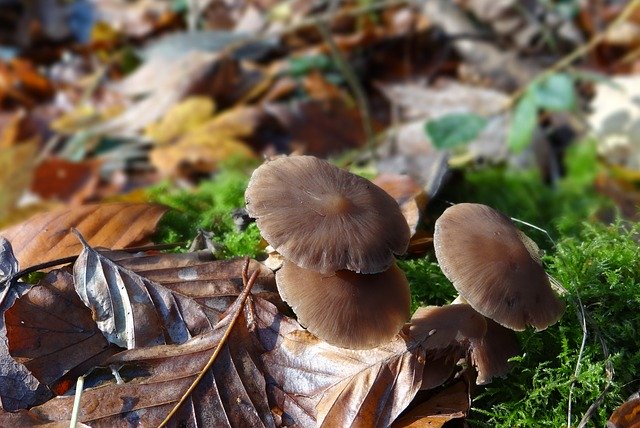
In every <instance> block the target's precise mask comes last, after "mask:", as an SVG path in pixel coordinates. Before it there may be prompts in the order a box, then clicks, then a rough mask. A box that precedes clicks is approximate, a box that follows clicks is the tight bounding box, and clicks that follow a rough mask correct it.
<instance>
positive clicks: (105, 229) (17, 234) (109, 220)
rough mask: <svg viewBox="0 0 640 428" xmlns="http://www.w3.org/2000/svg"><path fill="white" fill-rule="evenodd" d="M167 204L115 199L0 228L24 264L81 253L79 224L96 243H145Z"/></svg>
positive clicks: (88, 239)
mask: <svg viewBox="0 0 640 428" xmlns="http://www.w3.org/2000/svg"><path fill="white" fill-rule="evenodd" d="M166 210H167V208H166V207H163V206H160V205H154V204H134V203H114V204H97V205H83V206H78V207H71V208H61V209H57V210H54V211H51V212H46V213H41V214H37V215H35V216H33V217H32V218H30V219H29V220H27V221H25V222H23V223H21V224H18V225H15V226H12V227H9V228H7V229H3V230H0V235H1V236H4V237H5V238H7V239H8V240H9V241H11V244H12V245H13V249H14V251H15V254H16V256H17V258H18V261H19V262H20V267H21V268H22V269H25V268H27V267H29V266H33V265H36V264H38V263H43V262H46V261H50V260H54V259H58V258H62V257H68V256H73V255H76V254H79V253H80V251H81V249H82V245H81V244H80V242H79V241H78V239H77V238H76V237H75V236H74V235H73V234H71V232H70V228H72V227H75V228H76V229H78V231H79V232H80V233H82V235H83V236H85V238H86V239H87V241H88V242H89V244H91V245H93V246H96V247H97V246H100V247H107V248H126V247H131V246H137V245H144V244H146V243H148V242H149V237H150V236H151V234H152V233H153V232H154V231H155V228H156V225H157V224H158V221H159V220H160V218H161V217H162V215H163V214H164V213H165V212H166Z"/></svg>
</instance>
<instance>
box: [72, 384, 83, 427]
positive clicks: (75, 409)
mask: <svg viewBox="0 0 640 428" xmlns="http://www.w3.org/2000/svg"><path fill="white" fill-rule="evenodd" d="M83 389H84V376H80V377H78V381H77V382H76V396H75V398H74V399H73V410H72V411H71V421H69V428H76V426H77V425H78V415H79V414H80V399H81V398H82V390H83Z"/></svg>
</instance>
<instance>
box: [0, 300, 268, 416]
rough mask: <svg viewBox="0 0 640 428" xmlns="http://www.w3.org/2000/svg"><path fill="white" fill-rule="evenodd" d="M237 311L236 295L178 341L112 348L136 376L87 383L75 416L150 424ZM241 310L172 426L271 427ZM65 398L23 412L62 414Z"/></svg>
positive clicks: (116, 360)
mask: <svg viewBox="0 0 640 428" xmlns="http://www.w3.org/2000/svg"><path fill="white" fill-rule="evenodd" d="M238 311H243V308H242V302H241V301H240V300H237V301H236V302H235V303H234V304H233V305H232V306H231V307H230V308H229V310H228V312H227V315H226V316H225V317H224V318H223V319H222V320H220V322H219V323H217V324H216V325H215V327H214V329H213V330H212V331H210V332H209V333H206V334H204V335H201V336H198V337H195V338H193V339H191V340H189V341H188V342H186V343H184V344H181V345H162V346H156V347H151V348H142V349H133V350H129V351H124V352H122V353H120V354H117V355H115V356H114V357H113V358H112V359H111V360H110V363H112V364H119V365H124V367H123V368H121V369H120V372H121V374H122V375H123V376H125V377H129V375H131V376H132V377H134V378H135V379H131V380H130V381H128V382H126V383H123V384H107V385H103V386H101V387H96V388H89V389H86V390H85V391H84V393H83V394H82V399H81V402H80V416H79V419H80V420H81V421H82V422H84V423H86V424H89V425H92V426H128V425H130V424H131V423H134V424H136V425H139V426H157V425H158V424H159V423H160V422H161V421H162V420H163V419H164V418H165V417H166V416H167V415H168V413H169V411H170V410H171V409H172V408H173V407H174V406H175V404H176V403H177V402H178V401H179V400H180V398H181V397H182V395H183V394H184V393H185V391H186V390H187V388H188V387H189V386H190V385H191V384H192V383H193V381H194V379H195V378H196V376H197V375H198V374H199V373H200V371H201V370H202V369H203V368H204V366H205V364H206V363H207V360H208V359H209V357H210V355H211V354H212V353H213V352H214V350H215V349H216V348H217V347H218V346H219V344H220V341H221V339H222V336H223V334H224V333H225V331H226V330H227V328H229V324H230V322H231V319H232V318H233V315H234V314H235V313H236V312H238ZM247 312H248V311H247V310H246V309H245V310H244V311H243V313H242V314H241V315H240V317H239V318H238V320H237V322H236V323H235V325H234V326H233V328H232V329H231V334H230V336H229V337H228V339H227V340H226V342H225V343H224V344H223V345H220V346H222V348H221V352H220V354H219V355H218V357H217V359H216V360H215V362H214V364H213V366H212V367H211V369H210V370H209V371H207V372H206V374H205V375H204V377H203V378H202V380H201V381H200V383H199V384H198V386H197V387H196V388H195V389H194V390H193V392H192V393H191V394H190V395H189V397H188V399H187V401H186V402H185V403H184V404H183V405H182V406H181V408H180V410H179V411H178V413H177V414H176V415H175V416H174V417H173V418H172V419H171V421H170V425H171V426H216V427H218V426H221V427H222V426H225V427H258V426H265V427H273V426H275V423H274V420H273V417H272V414H271V410H270V408H269V405H268V403H267V400H266V393H265V381H264V377H263V375H262V371H261V370H262V368H261V362H260V359H259V349H258V348H257V347H256V345H257V343H256V341H255V340H254V337H252V334H251V332H250V331H249V329H248V320H247V319H246V318H245V316H246V314H247ZM128 368H131V370H130V371H128ZM72 403H73V397H60V398H58V399H55V400H51V401H49V402H47V403H45V404H43V405H41V406H38V407H34V408H32V409H31V410H30V411H29V413H30V414H31V415H33V416H34V417H37V418H39V419H41V420H47V421H56V420H67V419H69V418H70V415H71V409H72ZM4 417H6V415H2V414H0V425H5V424H4V422H5V421H6V419H3V418H4Z"/></svg>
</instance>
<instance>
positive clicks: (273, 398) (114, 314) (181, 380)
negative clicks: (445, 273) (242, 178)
mask: <svg viewBox="0 0 640 428" xmlns="http://www.w3.org/2000/svg"><path fill="white" fill-rule="evenodd" d="M80 239H82V238H80ZM244 263H245V262H244V261H243V260H241V259H236V260H222V261H215V260H212V258H211V255H210V254H209V255H206V254H204V253H203V252H195V253H187V254H160V255H135V254H127V253H124V252H112V251H96V250H95V249H93V248H91V247H90V246H88V245H87V244H86V242H83V250H82V253H81V254H80V256H79V257H78V260H77V261H76V262H75V263H74V267H73V275H72V274H71V273H70V270H69V269H68V268H64V269H62V270H54V271H52V272H50V273H49V274H48V275H47V276H46V277H45V278H43V280H42V281H41V283H40V284H38V285H36V286H34V287H31V289H29V290H28V291H27V292H26V294H24V296H23V297H21V298H20V299H17V300H16V302H15V304H13V306H11V307H10V308H9V309H6V310H5V311H4V313H3V315H4V319H5V320H6V323H7V330H6V331H7V333H6V337H7V340H6V343H7V344H8V348H7V351H8V353H7V358H9V359H10V361H13V362H14V364H19V365H20V367H23V371H22V372H23V373H26V374H28V376H29V377H31V378H33V382H35V385H40V386H39V387H38V388H40V389H41V390H43V391H46V395H45V396H44V397H40V396H36V397H34V398H33V401H31V405H30V406H28V407H31V406H33V405H36V406H35V407H31V408H30V409H29V410H26V407H27V406H25V407H15V406H14V407H10V406H7V405H4V407H5V410H13V411H15V410H18V408H22V409H23V410H21V412H22V413H24V414H26V415H27V416H28V417H29V418H33V419H34V420H40V421H64V420H68V419H69V418H70V414H71V407H72V406H71V403H72V401H73V397H71V396H67V397H58V398H55V399H53V400H49V401H47V399H48V398H49V397H50V396H51V395H53V394H54V393H55V394H56V395H60V394H62V393H63V392H64V391H66V390H68V389H69V387H70V386H71V385H72V384H73V379H74V378H75V377H76V376H78V375H80V374H82V373H90V374H89V378H88V381H89V383H91V381H92V376H95V379H93V382H99V381H100V376H99V373H102V372H101V371H100V370H95V369H94V374H93V375H92V374H91V369H92V368H93V367H95V366H97V367H100V366H101V367H107V366H108V367H112V368H115V369H117V370H118V373H119V376H121V377H122V378H123V379H126V381H125V382H124V383H121V382H114V381H113V380H111V381H107V382H106V383H104V379H102V380H103V383H102V384H100V383H99V384H97V385H96V386H93V387H90V388H88V389H86V390H85V391H84V392H83V395H82V401H81V407H80V420H81V421H82V422H83V423H87V424H89V425H90V426H117V425H122V424H125V421H130V422H132V421H133V422H137V423H140V424H143V425H157V424H159V423H161V422H162V421H163V420H164V418H165V417H166V416H167V414H168V413H169V411H170V410H171V409H172V408H173V407H174V406H175V405H176V403H178V401H179V400H180V399H181V398H182V397H183V396H184V394H185V391H187V389H188V388H189V387H190V385H192V384H193V381H194V379H195V378H196V376H198V375H199V374H201V371H202V370H203V367H205V364H206V362H207V360H208V358H209V357H210V355H211V354H212V352H214V351H216V350H218V348H220V351H218V352H219V355H218V356H217V359H216V360H215V362H214V363H213V365H212V366H211V369H209V370H208V371H206V373H204V375H203V377H202V381H201V382H200V383H199V384H198V385H197V386H196V387H195V388H194V389H193V391H191V392H189V395H188V397H187V398H185V400H186V403H185V404H183V405H182V406H181V408H180V409H179V410H178V412H177V413H176V414H175V415H174V416H173V417H172V418H173V419H172V420H171V424H172V425H173V424H178V425H179V424H180V423H182V422H184V423H187V424H192V423H193V424H201V423H205V424H207V423H209V424H210V423H215V424H216V425H219V424H220V423H223V424H224V425H226V426H276V425H277V426H280V425H282V424H285V425H287V424H291V423H295V424H298V425H302V426H307V425H315V424H318V425H323V424H325V425H335V424H339V425H345V424H347V425H360V424H362V423H365V424H369V423H376V424H385V425H386V424H390V423H391V422H392V421H393V420H394V419H395V418H396V417H397V416H398V415H399V414H400V413H401V412H402V411H403V410H404V409H405V408H406V407H407V406H408V405H409V403H410V402H411V400H412V399H413V397H414V396H415V395H416V393H417V392H418V391H419V390H420V389H421V387H422V385H423V382H429V381H425V380H423V379H433V376H427V375H426V373H427V372H428V371H429V366H430V362H432V361H433V362H434V367H440V366H441V365H442V364H440V365H439V364H438V361H439V360H441V359H442V357H447V358H448V360H449V361H450V363H447V364H445V366H446V367H447V368H446V369H445V370H444V373H445V374H444V375H442V374H440V375H436V376H435V377H436V378H438V377H440V378H441V379H440V380H439V381H438V382H436V383H438V384H439V383H442V382H444V381H446V379H447V378H448V377H449V376H450V375H451V373H452V372H453V371H454V367H455V362H456V361H457V360H458V359H460V358H464V357H465V356H466V354H467V352H468V349H469V348H468V346H469V342H470V340H473V338H476V339H477V338H478V337H481V336H482V335H483V334H484V329H485V327H484V320H483V319H482V317H481V316H480V315H478V314H475V315H474V313H473V312H471V313H470V312H469V308H467V307H466V305H454V306H451V307H444V308H434V309H431V310H427V311H426V312H424V313H422V312H421V313H417V314H416V315H415V319H414V320H413V321H412V323H411V324H410V327H409V326H408V327H407V329H405V331H404V332H403V333H401V334H400V335H398V336H397V337H396V338H395V339H394V340H393V341H391V342H389V343H388V344H386V345H383V346H381V347H379V348H376V349H374V350H369V351H353V350H347V349H342V348H338V347H334V346H331V345H328V344H326V343H324V342H322V341H320V340H318V339H317V338H315V337H314V336H312V335H310V334H309V333H307V332H306V330H304V329H303V328H302V327H301V326H300V325H299V324H298V323H297V322H296V321H295V320H294V319H292V318H289V317H288V316H286V315H284V314H283V313H282V312H281V311H280V309H278V306H276V305H277V304H279V303H280V302H279V299H277V298H276V297H275V296H274V294H275V293H274V290H275V282H274V275H273V272H272V271H271V270H270V269H268V268H266V267H265V266H264V265H262V264H261V263H258V262H256V261H247V262H246V264H245V269H246V270H248V271H251V272H253V275H252V278H251V286H254V284H255V287H256V289H255V291H254V294H251V295H249V297H248V298H247V301H246V303H245V304H243V303H242V301H241V300H239V299H240V298H238V296H241V297H242V296H243V295H244V296H245V297H246V296H247V295H248V294H247V293H248V292H247V291H246V289H245V291H244V292H243V287H246V286H247V279H246V274H244V275H243V274H242V269H243V268H242V264H244ZM125 266H126V267H125ZM136 271H137V272H139V273H136ZM243 277H244V280H243ZM243 284H244V285H243ZM74 290H75V291H77V294H76V293H74ZM90 296H93V297H90ZM263 297H267V298H269V299H270V300H272V301H274V302H275V303H276V305H274V304H273V303H271V302H270V301H268V300H265V299H264V298H263ZM220 299H222V300H220ZM82 300H86V301H85V304H86V303H87V302H89V304H88V305H86V306H85V305H82V304H81V301H82ZM216 300H218V301H216ZM98 301H99V302H100V303H101V304H103V305H104V306H103V307H98V306H96V302H98ZM132 302H133V303H132ZM116 305H120V306H121V307H120V308H116ZM222 307H224V308H225V310H224V311H223V312H221V311H220V308H222ZM434 311H435V312H434ZM443 311H444V312H443ZM445 312H446V313H451V315H448V316H444V318H443V315H439V314H441V313H445ZM123 313H125V316H124V317H122V314H123ZM433 314H436V316H435V318H434V317H433ZM462 314H468V315H462ZM34 315H35V316H34ZM105 315H106V316H105ZM234 315H237V316H238V321H237V323H235V324H234V325H231V324H230V323H231V319H232V318H233V317H234ZM127 316H130V317H131V321H132V322H131V323H127V322H128V321H129V320H127ZM451 316H453V317H455V318H465V316H466V317H468V316H471V317H472V318H474V319H477V320H479V322H480V323H479V324H478V327H474V328H472V329H471V330H469V328H468V327H464V328H463V327H462V326H461V327H460V330H458V329H457V328H455V327H452V324H451V320H450V318H448V317H451ZM119 317H120V318H119ZM444 319H447V320H448V321H446V322H445V321H443V320H444ZM443 323H445V324H446V325H443ZM194 326H195V327H194ZM465 329H466V330H465ZM227 330H229V332H230V334H229V337H228V339H227V340H226V341H225V342H224V343H220V341H221V339H222V337H223V335H224V333H225V331H227ZM175 332H178V333H175ZM114 338H115V339H114ZM109 342H115V344H110V343H109ZM30 343H36V344H38V346H37V347H35V348H34V347H33V346H31V345H30ZM91 344H92V345H91ZM115 345H120V346H121V347H127V346H128V347H129V348H130V349H128V350H125V351H122V352H118V351H119V350H120V349H122V348H121V347H118V346H115ZM17 361H20V363H17ZM25 370H26V371H25ZM101 376H102V378H104V375H101ZM36 379H37V380H36ZM13 381H14V382H18V383H19V382H23V381H24V376H23V375H20V376H17V377H16V374H14V375H13ZM432 386H433V385H431V384H429V387H432ZM3 403H4V402H3ZM20 403H21V405H23V404H24V402H23V401H20ZM37 404H39V405H37ZM354 411H355V413H354ZM27 416H25V417H27ZM16 417H17V416H16V415H15V414H12V413H2V414H0V422H1V423H2V424H4V423H5V422H6V423H8V422H9V421H11V420H13V418H16ZM207 421H208V422H207ZM222 421H224V422H222Z"/></svg>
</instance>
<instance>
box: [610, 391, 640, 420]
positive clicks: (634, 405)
mask: <svg viewBox="0 0 640 428" xmlns="http://www.w3.org/2000/svg"><path fill="white" fill-rule="evenodd" d="M639 426H640V397H639V396H638V394H637V393H636V394H634V395H632V396H631V397H630V398H629V399H628V400H627V401H625V402H624V403H622V404H621V405H620V406H619V407H618V408H617V409H616V410H615V411H614V412H613V414H612V415H611V417H610V418H609V420H608V421H607V428H637V427H639Z"/></svg>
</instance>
